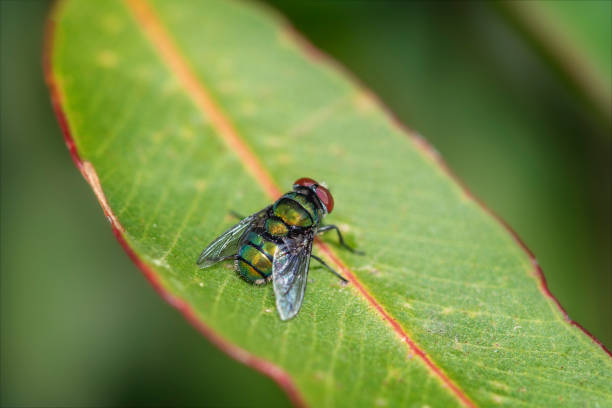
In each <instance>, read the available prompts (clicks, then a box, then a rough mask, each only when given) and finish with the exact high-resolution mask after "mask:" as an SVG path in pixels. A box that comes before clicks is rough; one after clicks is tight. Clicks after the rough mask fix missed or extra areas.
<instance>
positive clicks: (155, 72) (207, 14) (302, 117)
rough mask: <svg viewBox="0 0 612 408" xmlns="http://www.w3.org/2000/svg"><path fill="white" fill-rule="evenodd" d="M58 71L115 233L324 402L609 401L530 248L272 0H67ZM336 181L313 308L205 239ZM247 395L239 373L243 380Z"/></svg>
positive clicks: (241, 344)
mask: <svg viewBox="0 0 612 408" xmlns="http://www.w3.org/2000/svg"><path fill="white" fill-rule="evenodd" d="M52 20H53V22H54V23H53V24H52V25H50V30H49V37H48V54H47V58H46V74H47V80H48V83H49V85H50V88H51V94H52V99H53V102H54V105H55V107H56V111H57V113H58V118H59V121H60V125H61V126H62V128H63V129H64V131H65V134H66V140H67V143H68V146H69V149H70V151H71V153H72V155H73V158H74V159H75V162H76V163H77V166H78V167H79V168H80V170H81V172H82V173H83V175H84V176H85V178H86V179H87V181H88V182H89V183H90V184H91V185H92V187H93V189H94V192H95V193H96V195H97V197H98V199H99V200H100V203H101V205H102V207H103V209H104V212H105V214H106V216H107V217H108V218H109V220H110V222H111V225H112V227H113V230H114V232H115V234H116V235H117V238H118V239H119V241H120V242H121V243H122V245H123V246H124V247H125V248H126V250H127V252H128V253H129V254H130V256H131V257H132V258H133V259H134V261H135V262H136V264H137V265H138V266H139V267H140V268H141V269H142V270H143V272H144V273H145V274H146V275H147V277H148V278H149V279H150V280H151V281H152V283H153V284H154V286H155V287H156V288H157V290H158V291H159V292H160V293H161V294H162V295H163V296H164V297H165V298H166V299H167V300H168V301H169V302H170V303H171V304H172V305H174V306H175V307H177V308H178V309H179V310H180V311H182V312H183V313H184V314H185V315H186V317H187V318H188V319H189V320H190V321H191V322H192V323H193V324H194V325H196V326H197V327H198V328H199V329H200V330H201V331H202V332H203V333H204V334H205V335H206V336H207V337H208V338H209V339H211V340H212V341H213V342H215V343H216V344H217V345H218V346H219V347H221V348H222V349H223V350H225V351H226V352H228V353H229V354H230V355H232V356H233V357H235V358H237V359H238V360H240V361H243V362H244V363H246V364H249V365H251V366H253V367H254V368H256V369H258V370H260V371H262V372H264V373H265V374H267V375H269V376H271V377H272V378H274V379H275V380H276V381H277V382H278V383H279V385H280V386H281V387H283V388H284V389H285V390H286V391H287V392H288V394H289V396H290V397H291V398H292V400H293V401H294V402H295V403H296V404H307V405H311V406H321V405H327V406H330V405H337V406H357V405H359V406H373V405H379V406H385V405H389V406H401V405H429V406H458V405H466V406H475V405H479V406H480V405H482V406H488V405H497V404H500V403H504V404H508V405H510V404H512V405H518V404H525V405H543V406H554V405H559V404H560V403H564V404H569V405H589V406H597V405H599V406H601V405H610V403H611V402H612V398H611V394H610V387H609V384H610V383H611V380H612V360H611V359H610V357H609V355H608V354H607V351H606V350H605V349H604V348H603V347H602V346H601V345H600V344H598V343H597V341H596V340H594V339H591V338H589V336H588V335H587V334H585V333H584V332H583V331H582V330H580V327H579V326H577V324H576V323H574V322H572V321H571V320H569V318H568V317H567V316H566V315H565V313H564V312H563V310H562V309H561V308H560V306H559V305H558V303H557V302H556V300H555V299H554V298H553V297H552V295H551V294H550V293H549V292H548V290H547V288H546V284H545V281H544V280H543V277H542V276H541V274H540V271H539V268H538V267H537V263H536V262H535V260H534V259H533V258H532V256H531V255H530V253H529V252H528V251H527V250H526V249H525V248H524V247H523V246H522V244H521V243H520V241H518V239H517V238H516V237H515V236H514V235H513V234H512V233H511V232H509V231H508V229H507V228H506V227H505V226H504V225H503V224H502V223H500V222H499V221H498V220H497V219H496V218H495V217H494V216H492V215H491V214H489V213H488V212H487V211H486V210H484V209H483V207H481V206H480V205H479V204H478V202H477V201H476V200H474V199H473V198H472V197H471V196H470V194H469V193H468V192H467V191H466V190H464V189H463V188H462V187H461V186H460V185H459V184H458V183H457V182H456V181H455V180H454V179H453V177H452V176H450V175H449V173H448V171H447V170H446V169H445V167H444V165H443V164H442V163H441V162H440V159H439V158H438V157H437V155H436V153H435V151H434V150H433V149H431V148H430V147H429V146H428V145H427V144H426V143H425V142H424V141H423V140H422V139H421V138H419V137H418V136H417V135H415V134H414V133H412V132H411V131H409V130H406V129H403V128H401V126H400V125H399V124H398V123H396V122H394V120H393V119H392V118H391V116H390V115H389V114H388V113H387V112H385V110H384V108H383V107H382V106H381V104H380V103H379V102H378V101H377V100H376V99H375V98H374V97H373V96H372V95H371V94H370V93H369V92H368V91H367V90H365V89H363V87H361V86H360V85H359V84H356V83H355V82H354V81H352V80H350V79H347V74H346V73H343V72H342V71H341V70H340V69H338V67H336V66H335V65H334V64H333V63H331V62H330V61H328V60H327V59H326V58H325V57H323V56H322V55H320V54H319V53H317V51H316V50H314V49H313V48H311V47H310V46H308V45H307V44H305V43H304V41H303V40H301V39H300V38H299V37H298V36H297V35H296V34H295V32H293V31H292V29H291V28H290V27H289V26H288V25H287V24H286V23H284V22H283V21H282V20H281V19H280V18H278V17H277V16H275V15H274V14H273V13H271V12H270V11H269V10H267V9H262V7H261V6H259V5H258V4H253V3H242V2H229V1H214V2H213V1H211V2H206V3H204V2H185V3H177V2H163V1H161V0H155V1H151V2H148V1H145V0H133V1H129V2H126V3H121V2H116V1H108V2H77V1H65V2H62V3H60V4H59V5H58V7H57V9H56V10H55V13H54V15H53V16H52ZM302 176H308V177H313V178H315V179H320V180H326V181H327V182H328V184H329V185H330V186H331V189H332V192H333V194H334V198H335V201H336V206H335V210H334V213H333V214H331V215H329V216H328V220H327V221H328V222H330V223H336V224H339V225H340V226H341V228H342V229H343V230H344V232H345V233H346V234H347V235H348V236H349V237H350V239H351V241H352V242H354V243H357V244H358V246H359V247H360V248H364V249H365V250H366V251H367V256H357V255H352V254H350V253H346V252H345V251H341V250H340V248H338V247H337V245H336V243H335V242H336V241H335V239H334V237H327V238H325V242H319V243H318V244H317V245H316V248H315V253H318V254H319V255H322V256H323V257H325V258H326V259H327V260H328V261H329V262H330V264H332V265H334V267H335V268H337V269H339V270H340V271H341V272H342V273H343V274H344V275H345V276H347V277H348V278H349V280H350V283H349V285H347V286H343V285H341V284H340V283H339V281H338V280H337V279H336V278H335V277H334V276H333V275H331V274H330V273H328V272H327V271H325V270H323V269H320V268H313V269H312V270H311V273H310V281H309V286H308V290H307V293H306V298H305V301H304V305H303V308H302V310H301V311H300V313H299V314H298V316H297V317H296V318H295V319H293V320H291V321H289V322H281V321H280V319H279V318H278V316H277V314H276V312H275V310H274V296H273V291H272V286H271V285H267V286H266V287H255V286H251V285H248V284H246V283H245V282H243V281H242V280H240V279H239V278H237V277H236V275H235V273H234V272H233V271H232V268H231V264H228V265H217V266H215V267H212V268H209V269H205V270H200V269H198V268H197V267H196V265H195V260H196V258H197V256H198V255H199V252H200V251H201V249H202V248H203V247H204V246H206V245H207V244H208V243H209V242H210V241H211V240H212V239H214V238H215V237H216V236H217V235H219V234H220V233H221V232H222V231H224V230H225V229H226V228H227V227H228V226H230V225H231V224H232V223H233V222H234V221H233V220H232V219H231V217H229V216H228V212H229V211H230V210H234V211H237V212H240V213H245V214H246V213H252V212H255V211H257V210H259V209H260V208H263V207H264V206H265V205H267V204H269V203H270V202H271V201H272V200H273V199H274V198H275V197H277V196H278V195H279V194H280V193H281V191H282V190H287V189H289V188H290V185H291V183H292V182H293V180H295V179H297V178H299V177H302ZM238 386H239V384H238Z"/></svg>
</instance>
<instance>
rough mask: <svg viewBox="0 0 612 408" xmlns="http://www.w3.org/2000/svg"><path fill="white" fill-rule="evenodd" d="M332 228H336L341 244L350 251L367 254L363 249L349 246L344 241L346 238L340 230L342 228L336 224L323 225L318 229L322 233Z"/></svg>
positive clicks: (318, 232)
mask: <svg viewBox="0 0 612 408" xmlns="http://www.w3.org/2000/svg"><path fill="white" fill-rule="evenodd" d="M331 230H336V232H337V233H338V241H340V246H342V247H343V248H345V249H347V250H349V251H350V252H352V253H354V254H357V255H365V252H363V251H358V250H356V249H354V248H351V247H350V246H348V245H347V244H346V242H344V238H343V237H342V233H341V232H340V228H338V227H337V226H336V225H333V224H330V225H323V226H322V227H320V228H319V230H318V231H317V234H322V233H324V232H327V231H331Z"/></svg>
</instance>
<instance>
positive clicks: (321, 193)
mask: <svg viewBox="0 0 612 408" xmlns="http://www.w3.org/2000/svg"><path fill="white" fill-rule="evenodd" d="M305 188H306V189H308V190H310V191H312V192H313V193H314V196H315V197H317V200H316V201H317V204H318V205H319V206H320V208H321V210H322V211H323V214H329V213H330V212H332V210H333V209H334V197H332V195H331V193H330V192H329V190H328V189H327V188H326V187H324V186H322V185H321V184H319V183H318V182H316V181H315V180H313V179H311V178H308V177H302V178H300V179H297V180H296V181H295V182H294V183H293V190H295V191H299V190H302V189H305Z"/></svg>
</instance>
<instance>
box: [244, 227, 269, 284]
mask: <svg viewBox="0 0 612 408" xmlns="http://www.w3.org/2000/svg"><path fill="white" fill-rule="evenodd" d="M275 253H276V244H275V243H274V242H271V241H267V240H266V239H264V238H263V237H262V236H261V235H259V234H257V233H255V232H250V233H249V236H248V237H247V242H246V243H245V244H244V245H243V246H242V247H241V248H240V250H239V251H238V258H237V259H236V269H237V270H238V273H239V274H240V276H242V277H243V278H244V279H245V280H246V281H248V282H250V283H254V284H256V285H261V284H263V283H265V282H266V281H267V280H270V279H271V278H272V260H273V259H274V254H275Z"/></svg>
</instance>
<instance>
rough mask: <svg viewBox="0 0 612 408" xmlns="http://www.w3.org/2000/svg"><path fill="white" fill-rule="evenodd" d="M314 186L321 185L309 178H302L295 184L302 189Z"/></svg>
mask: <svg viewBox="0 0 612 408" xmlns="http://www.w3.org/2000/svg"><path fill="white" fill-rule="evenodd" d="M314 184H319V183H317V182H316V181H314V180H313V179H311V178H308V177H302V178H301V179H297V180H295V182H294V183H293V185H294V186H302V187H310V186H312V185H314Z"/></svg>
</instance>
